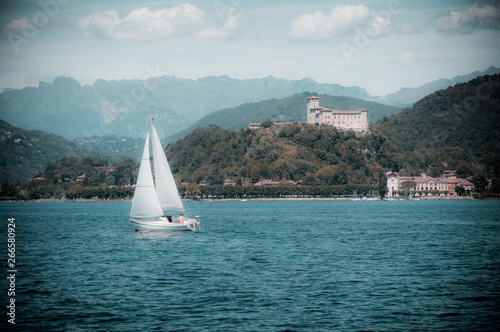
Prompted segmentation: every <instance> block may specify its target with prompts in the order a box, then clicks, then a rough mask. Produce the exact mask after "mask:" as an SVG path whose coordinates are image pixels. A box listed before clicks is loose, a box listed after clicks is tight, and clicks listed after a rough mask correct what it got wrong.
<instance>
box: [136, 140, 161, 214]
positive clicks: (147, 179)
mask: <svg viewBox="0 0 500 332" xmlns="http://www.w3.org/2000/svg"><path fill="white" fill-rule="evenodd" d="M161 215H163V212H162V210H161V206H160V202H159V201H158V197H157V196H156V191H155V186H154V182H153V175H152V174H151V163H150V161H149V133H148V134H147V136H146V143H145V144H144V151H143V153H142V159H141V166H140V167H139V175H138V176H137V183H136V187H135V192H134V198H133V200H132V209H131V210H130V216H131V217H137V218H148V217H159V216H161Z"/></svg>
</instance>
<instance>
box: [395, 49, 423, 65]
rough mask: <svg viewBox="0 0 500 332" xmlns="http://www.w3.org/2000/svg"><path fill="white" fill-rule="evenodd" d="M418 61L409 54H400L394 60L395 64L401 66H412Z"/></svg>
mask: <svg viewBox="0 0 500 332" xmlns="http://www.w3.org/2000/svg"><path fill="white" fill-rule="evenodd" d="M417 61H418V59H417V58H416V57H415V56H414V55H413V54H412V53H410V52H401V54H400V55H398V57H397V58H396V62H399V63H402V64H407V65H409V64H414V63H416V62H417Z"/></svg>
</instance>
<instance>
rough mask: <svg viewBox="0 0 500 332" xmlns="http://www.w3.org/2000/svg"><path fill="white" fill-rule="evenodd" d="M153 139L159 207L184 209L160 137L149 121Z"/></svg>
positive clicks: (173, 209) (174, 209) (168, 209)
mask: <svg viewBox="0 0 500 332" xmlns="http://www.w3.org/2000/svg"><path fill="white" fill-rule="evenodd" d="M151 133H152V139H153V162H154V169H155V182H156V194H157V196H158V200H159V201H160V205H161V208H162V209H163V210H166V211H181V210H184V206H183V205H182V201H181V197H180V196H179V192H178V191H177V186H176V185H175V180H174V177H173V175H172V172H171V171H170V167H169V166H168V161H167V157H166V156H165V153H164V152H163V149H162V147H161V143H160V138H159V137H158V133H157V132H156V129H155V127H154V126H153V123H151Z"/></svg>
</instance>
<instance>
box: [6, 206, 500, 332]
mask: <svg viewBox="0 0 500 332" xmlns="http://www.w3.org/2000/svg"><path fill="white" fill-rule="evenodd" d="M186 207H187V208H188V210H190V211H193V212H195V213H196V214H199V215H200V216H201V223H202V226H201V227H202V231H201V232H199V233H191V232H187V233H180V234H174V235H172V234H165V233H147V232H134V231H133V230H132V226H131V225H130V224H129V222H128V219H127V216H128V211H129V209H130V202H123V203H121V202H116V203H113V202H110V203H95V202H94V203H91V202H88V203H55V202H43V203H35V202H33V203H22V202H17V203H16V202H13V203H0V214H1V217H2V229H1V234H0V237H1V239H0V240H1V241H0V245H1V247H2V248H4V249H2V253H3V258H2V260H3V266H4V271H3V272H2V273H3V276H2V277H1V280H2V283H1V284H0V287H2V289H0V294H2V295H1V296H0V300H1V301H2V302H1V307H2V308H4V309H2V311H3V312H2V321H1V323H0V324H1V325H0V328H10V327H12V325H11V324H8V323H7V319H9V316H7V315H6V314H7V311H8V310H9V309H7V308H6V306H7V305H8V304H9V302H8V301H9V299H10V297H8V296H7V291H8V288H9V284H8V282H7V281H8V280H7V278H6V277H8V276H9V274H8V273H7V272H6V270H7V269H8V266H7V259H8V257H7V250H6V248H7V239H8V235H7V222H8V221H7V219H8V218H12V217H13V218H16V220H15V224H16V233H15V234H16V235H15V241H16V242H15V244H16V266H15V268H16V270H17V272H16V273H15V274H16V276H15V277H16V279H15V293H16V294H15V304H16V311H15V315H16V316H15V322H16V325H15V326H16V328H18V329H21V330H50V331H62V330H64V331H86V330H101V331H142V330H160V331H161V330H165V331H334V330H344V331H345V330H354V331H359V330H372V331H387V330H398V331H403V330H405V331H406V330H453V331H456V330H492V331H493V330H499V329H500V315H499V312H500V311H499V308H500V201H413V202H411V201H395V202H382V201H372V202H370V201H366V202H365V201H360V202H350V201H349V202H332V201H316V202H251V201H250V202H189V203H186Z"/></svg>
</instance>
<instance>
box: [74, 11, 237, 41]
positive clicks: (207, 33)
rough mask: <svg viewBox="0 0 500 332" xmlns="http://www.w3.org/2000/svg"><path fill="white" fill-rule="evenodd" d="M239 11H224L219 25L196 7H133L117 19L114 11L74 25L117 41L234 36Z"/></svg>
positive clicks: (87, 32)
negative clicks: (151, 9) (222, 21)
mask: <svg viewBox="0 0 500 332" xmlns="http://www.w3.org/2000/svg"><path fill="white" fill-rule="evenodd" d="M243 21H244V18H243V14H242V12H239V11H236V10H235V9H234V8H233V9H231V10H230V11H228V12H227V13H226V21H225V22H224V23H223V24H222V25H221V24H220V23H218V22H217V21H216V20H212V19H210V18H209V17H207V15H206V14H205V12H204V11H203V10H201V9H199V8H197V7H196V6H193V5H190V4H182V5H178V6H174V7H172V8H165V9H160V10H157V11H150V10H149V9H148V8H145V7H144V8H140V9H136V10H134V11H132V12H130V13H129V14H128V16H127V17H125V18H123V19H121V18H119V17H118V13H117V12H116V11H114V10H109V11H106V12H101V13H96V14H93V15H88V16H84V17H81V18H80V19H79V20H78V27H79V29H80V30H82V31H83V33H84V34H85V35H87V36H97V37H100V38H104V39H117V40H155V39H162V38H168V37H172V36H190V35H192V36H195V37H198V38H211V39H228V38H234V37H235V36H236V34H237V33H238V32H239V30H240V28H241V26H242V25H243Z"/></svg>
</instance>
